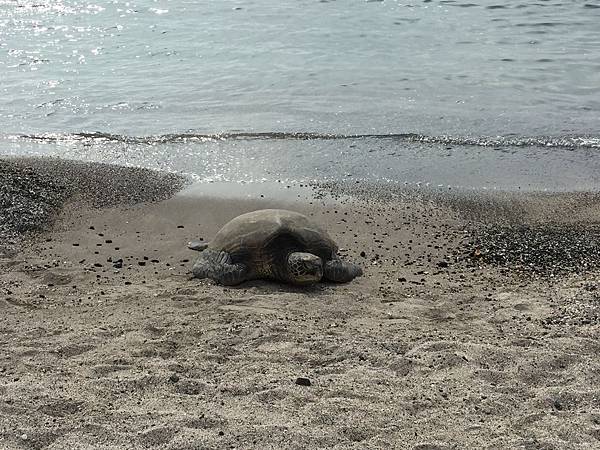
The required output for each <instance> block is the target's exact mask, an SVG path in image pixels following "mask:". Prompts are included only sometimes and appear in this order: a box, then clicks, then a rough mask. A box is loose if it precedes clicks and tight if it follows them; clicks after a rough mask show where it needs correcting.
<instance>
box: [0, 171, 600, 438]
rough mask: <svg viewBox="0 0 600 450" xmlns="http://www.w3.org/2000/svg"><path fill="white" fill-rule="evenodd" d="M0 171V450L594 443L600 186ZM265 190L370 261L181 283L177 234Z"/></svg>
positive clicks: (203, 226)
mask: <svg viewBox="0 0 600 450" xmlns="http://www.w3.org/2000/svg"><path fill="white" fill-rule="evenodd" d="M0 173H1V174H2V180H0V186H2V194H1V196H0V201H1V202H3V203H2V205H3V212H1V213H0V216H1V217H0V236H1V237H2V243H1V245H0V252H1V254H2V256H1V257H0V267H1V273H0V448H3V449H4V448H6V449H91V448H93V449H143V448H164V449H171V450H175V449H181V450H183V449H190V450H191V449H223V448H239V449H251V448H252V449H254V448H256V449H270V448H272V449H283V448H286V449H287V448H289V449H318V448H339V449H347V448H355V449H367V448H368V449H384V448H399V449H405V448H406V449H415V450H417V449H419V450H426V449H427V450H433V449H451V448H456V449H464V448H490V449H506V448H522V449H563V448H569V449H571V448H574V449H589V448H594V447H598V446H600V394H599V391H598V385H599V384H600V359H599V358H598V355H599V354H600V341H599V339H598V338H599V337H600V334H599V332H600V290H599V287H600V286H599V283H598V280H599V275H600V270H598V264H599V263H600V239H599V238H600V199H599V198H598V196H596V195H593V194H589V193H571V194H548V193H546V194H525V193H524V194H518V193H511V194H508V193H499V192H495V193H494V192H488V193H486V192H462V193H460V192H453V191H443V190H437V191H436V190H431V191H425V190H422V191H419V190H414V189H413V190H411V191H409V190H406V189H404V188H402V187H390V186H370V185H364V184H360V183H353V184H348V185H336V184H328V185H320V186H311V187H306V186H299V185H298V186H290V187H288V186H287V185H285V184H283V183H281V184H279V185H278V186H277V185H275V186H273V185H270V186H268V187H267V186H266V185H265V186H264V190H261V189H262V188H261V186H260V185H259V186H258V187H257V186H253V187H252V188H250V187H245V186H242V187H240V186H234V187H231V191H230V194H229V195H219V193H218V191H219V189H215V188H214V186H213V187H209V188H207V189H206V190H205V191H203V189H202V187H198V186H192V187H189V186H188V187H185V186H186V180H183V179H182V178H180V177H178V176H176V175H167V174H159V173H156V172H150V171H145V170H141V169H127V168H117V167H114V166H103V165H93V164H83V163H72V162H68V161H60V160H52V159H47V160H43V159H12V160H11V159H5V160H0ZM181 189H183V190H181ZM177 192H179V193H177ZM270 207H277V208H286V209H293V210H296V211H299V212H302V213H304V214H307V215H309V216H311V217H312V218H313V219H314V220H315V221H316V222H318V223H320V224H322V225H323V226H324V227H325V228H327V229H328V230H329V232H330V234H331V236H332V237H333V238H334V239H335V240H336V241H337V242H338V244H339V246H340V247H341V249H342V254H343V256H344V257H345V258H347V259H349V260H352V261H354V262H356V263H358V264H360V265H361V266H362V267H363V269H364V272H365V273H364V276H363V277H361V278H358V279H356V280H354V281H353V282H351V283H348V284H340V285H336V284H319V285H317V286H314V287H311V288H298V287H293V286H287V285H282V284H278V283H273V282H268V281H254V282H248V283H244V284H242V285H240V286H237V287H228V288H225V287H222V286H219V285H216V284H215V283H213V282H212V281H208V280H196V279H193V278H191V276H190V270H191V266H192V264H193V260H194V258H195V257H196V256H197V255H196V254H195V253H194V252H192V251H190V250H188V249H187V247H186V244H187V242H188V241H190V240H194V239H199V238H203V239H205V240H210V238H211V237H212V236H213V235H214V234H215V233H216V231H217V230H218V229H219V228H220V227H221V226H222V225H223V224H224V223H225V222H227V221H228V220H229V219H231V218H233V217H235V216H237V215H239V214H241V213H243V212H247V211H252V210H256V209H262V208H270ZM299 378H302V379H308V380H309V381H308V382H307V381H306V380H304V381H301V382H298V379H299Z"/></svg>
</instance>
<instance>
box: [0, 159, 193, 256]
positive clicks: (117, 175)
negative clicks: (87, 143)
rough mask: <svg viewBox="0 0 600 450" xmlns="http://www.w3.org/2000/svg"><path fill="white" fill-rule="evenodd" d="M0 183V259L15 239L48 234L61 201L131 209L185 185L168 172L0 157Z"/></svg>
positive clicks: (170, 193) (61, 203)
mask: <svg viewBox="0 0 600 450" xmlns="http://www.w3.org/2000/svg"><path fill="white" fill-rule="evenodd" d="M0 180H1V181H0V183H2V189H1V190H0V256H1V255H2V254H3V253H6V252H9V251H10V250H11V249H14V244H16V243H17V242H18V239H19V236H20V235H22V234H24V233H26V232H32V231H42V230H48V229H49V228H50V227H51V225H52V223H53V220H54V217H55V215H56V213H57V212H58V211H59V210H60V208H61V207H62V206H63V204H64V203H65V202H66V201H67V200H69V201H84V202H86V203H87V204H88V205H89V206H93V207H107V206H113V205H134V204H136V203H140V202H145V201H157V200H162V199H166V198H168V197H170V196H172V195H173V194H174V193H175V192H177V191H178V190H179V189H181V187H182V186H183V184H184V183H185V179H184V178H182V177H180V176H178V175H174V174H165V173H159V172H155V171H151V170H146V169H140V168H133V167H119V166H111V165H106V164H86V163H79V162H73V161H63V160H60V159H54V158H44V159H33V158H11V159H0Z"/></svg>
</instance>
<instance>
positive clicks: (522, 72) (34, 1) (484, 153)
mask: <svg viewBox="0 0 600 450" xmlns="http://www.w3.org/2000/svg"><path fill="white" fill-rule="evenodd" d="M599 24H600V1H599V0H536V1H531V0H505V1H502V2H500V1H495V0H474V1H469V0H455V1H453V0H441V1H440V0H419V1H390V0H384V1H351V0H337V1H333V0H330V1H325V0H321V1H319V0H280V1H277V2H274V1H270V0H247V1H241V0H220V1H212V0H206V1H202V2H200V1H195V2H193V1H185V0H171V1H167V0H157V1H150V0H147V1H142V0H137V1H135V0H134V1H122V0H113V1H81V0H53V1H49V0H0V95H1V97H0V98H1V100H0V153H4V154H11V155H53V156H61V157H69V158H76V159H84V160H94V161H105V162H116V163H120V164H128V165H141V166H145V167H151V168H159V169H165V170H175V171H183V172H186V173H190V174H192V175H194V176H195V177H196V178H197V179H199V180H205V181H209V180H217V181H256V180H268V181H274V180H278V179H288V180H289V179H294V180H313V179H317V180H318V179H356V180H357V181H360V180H363V179H368V180H380V181H385V182H397V183H410V184H414V183H419V184H424V185H433V186H442V185H443V186H447V185H452V186H463V187H476V188H481V187H485V188H491V189H493V188H497V189H529V190H544V189H550V190H597V189H598V188H599V187H600V170H599V169H600V156H599V155H600V25H599Z"/></svg>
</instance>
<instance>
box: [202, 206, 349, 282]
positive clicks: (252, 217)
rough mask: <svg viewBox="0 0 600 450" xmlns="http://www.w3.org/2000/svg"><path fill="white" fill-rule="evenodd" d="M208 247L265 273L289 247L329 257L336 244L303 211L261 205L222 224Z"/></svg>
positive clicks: (279, 262) (333, 251)
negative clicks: (226, 253) (269, 207)
mask: <svg viewBox="0 0 600 450" xmlns="http://www.w3.org/2000/svg"><path fill="white" fill-rule="evenodd" d="M209 248H212V249H214V250H220V251H226V252H229V254H230V255H231V256H232V259H233V260H234V261H235V262H244V263H246V264H249V266H250V267H251V268H252V269H253V270H254V271H256V272H257V273H260V274H261V275H267V274H268V272H270V270H271V267H272V266H273V265H277V264H281V263H282V261H281V260H282V258H285V257H287V254H288V253H289V252H290V251H306V252H309V253H313V254H315V255H317V256H319V257H321V258H322V259H323V260H324V261H326V260H329V259H330V258H331V255H332V254H334V253H335V252H337V245H336V244H335V242H334V241H333V240H332V239H331V237H330V236H329V234H328V233H327V232H326V231H325V230H323V229H322V228H321V227H319V226H318V225H316V224H315V223H313V222H312V221H311V220H310V219H309V218H308V217H306V216H305V215H303V214H300V213H297V212H294V211H287V210H282V209H263V210H259V211H253V212H250V213H246V214H242V215H241V216H238V217H236V218H234V219H233V220H231V221H230V222H228V223H227V224H225V225H224V226H223V228H221V230H220V231H219V232H218V233H217V235H216V236H215V238H214V239H213V240H212V241H211V243H210V246H209Z"/></svg>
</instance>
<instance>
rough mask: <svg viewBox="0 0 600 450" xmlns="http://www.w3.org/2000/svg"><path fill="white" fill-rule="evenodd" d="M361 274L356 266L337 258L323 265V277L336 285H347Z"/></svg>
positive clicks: (360, 270)
mask: <svg viewBox="0 0 600 450" xmlns="http://www.w3.org/2000/svg"><path fill="white" fill-rule="evenodd" d="M362 274H363V271H362V269H361V268H360V267H359V266H357V265H356V264H352V263H350V262H346V261H342V260H341V259H339V258H334V259H331V260H330V261H327V262H326V263H325V267H324V268H323V277H324V278H325V279H327V280H329V281H334V282H336V283H347V282H348V281H352V280H353V279H354V278H356V277H359V276H361V275H362Z"/></svg>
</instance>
